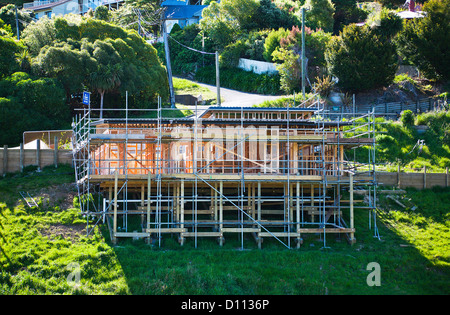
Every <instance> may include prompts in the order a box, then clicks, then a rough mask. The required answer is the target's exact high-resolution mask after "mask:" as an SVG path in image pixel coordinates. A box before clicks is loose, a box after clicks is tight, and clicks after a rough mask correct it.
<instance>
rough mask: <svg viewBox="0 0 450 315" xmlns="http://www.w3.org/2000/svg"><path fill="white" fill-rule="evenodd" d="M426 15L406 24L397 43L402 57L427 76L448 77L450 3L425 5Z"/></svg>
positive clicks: (446, 0)
mask: <svg viewBox="0 0 450 315" xmlns="http://www.w3.org/2000/svg"><path fill="white" fill-rule="evenodd" d="M424 11H426V12H427V15H426V16H425V17H424V18H421V19H413V21H411V22H410V23H406V24H405V27H404V29H403V30H402V31H401V32H399V34H398V36H397V39H396V42H397V45H398V50H399V54H400V56H401V57H403V58H405V59H407V60H409V61H410V62H412V63H413V64H414V65H416V66H417V67H418V68H419V70H420V71H421V72H423V73H424V74H425V76H426V77H428V78H432V79H443V80H448V79H449V78H450V58H448V52H449V51H450V24H449V22H448V21H449V20H450V0H430V1H428V2H426V3H425V5H424Z"/></svg>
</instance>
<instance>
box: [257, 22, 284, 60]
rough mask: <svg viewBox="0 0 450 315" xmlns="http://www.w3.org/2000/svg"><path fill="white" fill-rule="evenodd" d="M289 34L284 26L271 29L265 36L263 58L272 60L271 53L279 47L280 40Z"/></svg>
mask: <svg viewBox="0 0 450 315" xmlns="http://www.w3.org/2000/svg"><path fill="white" fill-rule="evenodd" d="M288 35H289V31H288V30H286V29H284V28H279V29H278V30H272V31H271V32H270V33H269V35H268V36H267V38H266V41H265V43H264V53H263V56H264V59H265V60H266V61H268V62H272V61H273V56H272V53H273V52H274V51H275V50H276V49H277V48H278V47H280V40H281V39H282V38H284V37H287V36H288Z"/></svg>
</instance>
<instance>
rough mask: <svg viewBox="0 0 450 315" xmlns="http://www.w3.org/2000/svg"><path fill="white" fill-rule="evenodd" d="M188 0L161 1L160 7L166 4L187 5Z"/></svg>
mask: <svg viewBox="0 0 450 315" xmlns="http://www.w3.org/2000/svg"><path fill="white" fill-rule="evenodd" d="M188 1H189V0H166V1H164V2H163V3H161V6H162V7H165V6H168V5H187V4H188Z"/></svg>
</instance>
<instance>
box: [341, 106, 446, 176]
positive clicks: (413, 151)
mask: <svg viewBox="0 0 450 315" xmlns="http://www.w3.org/2000/svg"><path fill="white" fill-rule="evenodd" d="M361 121H362V120H361ZM376 123H377V125H376V130H377V135H376V142H377V144H376V152H375V157H376V161H377V163H381V164H383V163H386V164H387V165H385V166H380V167H379V168H378V170H388V171H397V165H398V163H400V164H401V166H402V168H403V167H406V170H407V171H410V170H411V169H415V170H419V171H420V169H423V167H424V166H426V167H427V169H428V170H429V171H431V172H445V168H446V167H450V147H449V143H448V140H445V139H446V137H448V133H450V129H449V126H450V112H448V111H431V112H428V113H423V114H420V115H418V116H417V117H416V124H417V125H423V126H428V130H426V131H425V132H424V133H423V134H421V133H419V132H417V130H416V129H415V128H414V127H405V126H403V125H402V123H401V122H400V121H389V120H385V119H384V118H376ZM364 131H365V130H360V132H364ZM349 136H351V135H350V134H349ZM418 140H424V143H425V145H424V146H423V148H422V150H421V151H420V150H419V146H416V147H415V145H416V144H417V141H418ZM347 155H348V156H349V157H353V151H348V152H347ZM356 160H357V161H359V162H362V163H367V161H368V152H367V148H361V149H359V150H358V151H357V153H356Z"/></svg>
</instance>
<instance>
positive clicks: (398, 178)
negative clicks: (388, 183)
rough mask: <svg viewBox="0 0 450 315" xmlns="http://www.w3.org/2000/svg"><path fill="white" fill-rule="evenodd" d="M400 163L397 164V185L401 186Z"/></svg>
mask: <svg viewBox="0 0 450 315" xmlns="http://www.w3.org/2000/svg"><path fill="white" fill-rule="evenodd" d="M400 184H401V183H400V163H399V164H398V166H397V186H398V188H400Z"/></svg>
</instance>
